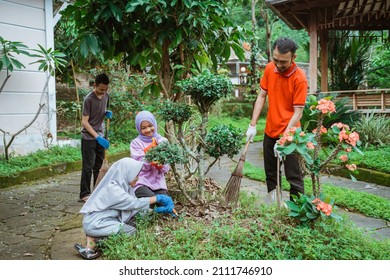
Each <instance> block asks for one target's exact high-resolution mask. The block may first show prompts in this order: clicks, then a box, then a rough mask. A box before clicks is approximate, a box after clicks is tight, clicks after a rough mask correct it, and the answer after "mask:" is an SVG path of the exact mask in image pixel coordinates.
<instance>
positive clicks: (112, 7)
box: [109, 2, 122, 22]
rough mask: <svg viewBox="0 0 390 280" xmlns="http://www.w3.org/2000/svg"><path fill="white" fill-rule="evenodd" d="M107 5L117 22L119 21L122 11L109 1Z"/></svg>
mask: <svg viewBox="0 0 390 280" xmlns="http://www.w3.org/2000/svg"><path fill="white" fill-rule="evenodd" d="M109 6H110V10H111V13H112V15H113V16H114V17H115V19H116V20H117V21H118V22H121V21H122V11H121V10H120V9H119V8H118V7H117V6H116V5H114V4H113V3H111V2H110V3H109Z"/></svg>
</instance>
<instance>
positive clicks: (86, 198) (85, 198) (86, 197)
mask: <svg viewBox="0 0 390 280" xmlns="http://www.w3.org/2000/svg"><path fill="white" fill-rule="evenodd" d="M89 197H90V196H89V195H87V196H84V197H83V198H79V199H78V200H77V201H78V202H83V203H85V202H87V200H88V198H89Z"/></svg>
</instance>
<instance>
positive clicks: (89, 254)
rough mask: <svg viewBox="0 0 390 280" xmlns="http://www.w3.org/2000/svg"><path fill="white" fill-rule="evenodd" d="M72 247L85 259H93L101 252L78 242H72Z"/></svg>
mask: <svg viewBox="0 0 390 280" xmlns="http://www.w3.org/2000/svg"><path fill="white" fill-rule="evenodd" d="M74 248H75V249H76V251H77V252H78V253H79V254H80V255H81V256H82V257H83V258H84V259H86V260H94V259H97V258H98V257H100V256H101V254H102V253H101V252H100V251H98V250H93V249H89V248H85V247H83V246H81V245H80V244H74Z"/></svg>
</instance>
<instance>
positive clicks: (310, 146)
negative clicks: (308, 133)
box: [306, 142, 314, 150]
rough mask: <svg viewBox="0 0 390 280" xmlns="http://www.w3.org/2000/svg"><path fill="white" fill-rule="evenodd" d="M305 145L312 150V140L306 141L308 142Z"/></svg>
mask: <svg viewBox="0 0 390 280" xmlns="http://www.w3.org/2000/svg"><path fill="white" fill-rule="evenodd" d="M306 147H307V148H308V149H310V150H314V144H313V143H312V142H308V143H307V144H306Z"/></svg>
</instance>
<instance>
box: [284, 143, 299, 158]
mask: <svg viewBox="0 0 390 280" xmlns="http://www.w3.org/2000/svg"><path fill="white" fill-rule="evenodd" d="M296 148H297V144H295V143H291V144H290V145H288V146H287V147H286V148H285V149H284V150H283V152H284V153H285V154H286V155H289V154H292V153H293V152H294V151H295V149H296Z"/></svg>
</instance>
